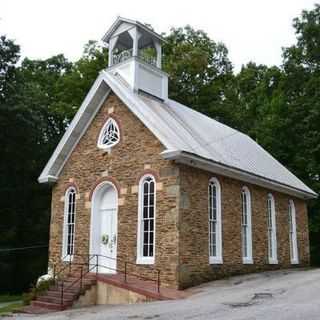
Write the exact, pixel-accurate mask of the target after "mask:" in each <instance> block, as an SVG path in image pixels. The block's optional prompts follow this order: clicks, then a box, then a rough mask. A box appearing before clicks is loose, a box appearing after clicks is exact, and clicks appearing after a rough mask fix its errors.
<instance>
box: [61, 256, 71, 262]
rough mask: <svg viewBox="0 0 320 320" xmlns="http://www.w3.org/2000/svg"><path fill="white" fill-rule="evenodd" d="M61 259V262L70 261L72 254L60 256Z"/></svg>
mask: <svg viewBox="0 0 320 320" xmlns="http://www.w3.org/2000/svg"><path fill="white" fill-rule="evenodd" d="M61 260H62V261H63V262H70V261H72V260H73V255H72V256H63V257H61Z"/></svg>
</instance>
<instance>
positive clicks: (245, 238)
mask: <svg viewBox="0 0 320 320" xmlns="http://www.w3.org/2000/svg"><path fill="white" fill-rule="evenodd" d="M241 202H242V215H241V240H242V241H241V242H242V261H243V263H253V260H252V226H251V195H250V191H249V189H248V188H247V187H243V188H242V191H241Z"/></svg>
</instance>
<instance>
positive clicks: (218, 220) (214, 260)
mask: <svg viewBox="0 0 320 320" xmlns="http://www.w3.org/2000/svg"><path fill="white" fill-rule="evenodd" d="M212 185H213V186H214V187H215V191H216V192H215V202H216V203H215V207H214V203H213V201H214V200H213V199H214V197H213V195H212V194H211V193H212V189H211V186H212ZM214 209H215V211H216V212H215V219H213V217H214ZM214 224H215V226H216V228H215V229H216V230H215V233H213V232H212V229H213V225H214ZM212 237H215V246H216V254H215V255H212V252H211V251H212V250H211V247H212V246H213V243H211V242H213V241H212V240H213V238H212ZM208 245H209V247H208V249H209V264H222V263H223V258H222V215H221V186H220V183H219V181H218V179H217V178H211V179H210V181H209V185H208Z"/></svg>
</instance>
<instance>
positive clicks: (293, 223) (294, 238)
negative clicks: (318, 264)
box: [288, 200, 299, 264]
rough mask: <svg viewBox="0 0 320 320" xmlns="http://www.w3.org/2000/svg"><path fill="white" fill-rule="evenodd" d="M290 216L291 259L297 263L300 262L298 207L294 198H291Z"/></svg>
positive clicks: (293, 262)
mask: <svg viewBox="0 0 320 320" xmlns="http://www.w3.org/2000/svg"><path fill="white" fill-rule="evenodd" d="M288 218H289V242H290V260H291V263H292V264H297V263H299V258H298V245H297V227H296V208H295V205H294V202H293V200H289V206H288Z"/></svg>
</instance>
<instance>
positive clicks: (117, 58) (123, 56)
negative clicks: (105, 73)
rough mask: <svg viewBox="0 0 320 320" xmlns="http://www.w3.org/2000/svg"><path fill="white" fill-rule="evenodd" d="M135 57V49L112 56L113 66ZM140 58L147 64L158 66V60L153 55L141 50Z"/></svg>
mask: <svg viewBox="0 0 320 320" xmlns="http://www.w3.org/2000/svg"><path fill="white" fill-rule="evenodd" d="M131 57H133V49H127V50H123V51H121V52H119V53H114V54H112V65H114V64H118V63H121V62H123V61H126V60H128V59H130V58H131ZM138 57H139V58H140V59H141V60H143V61H144V62H146V63H149V64H151V65H153V66H157V58H156V57H154V56H153V55H151V54H148V53H146V52H144V51H143V50H139V53H138Z"/></svg>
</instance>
